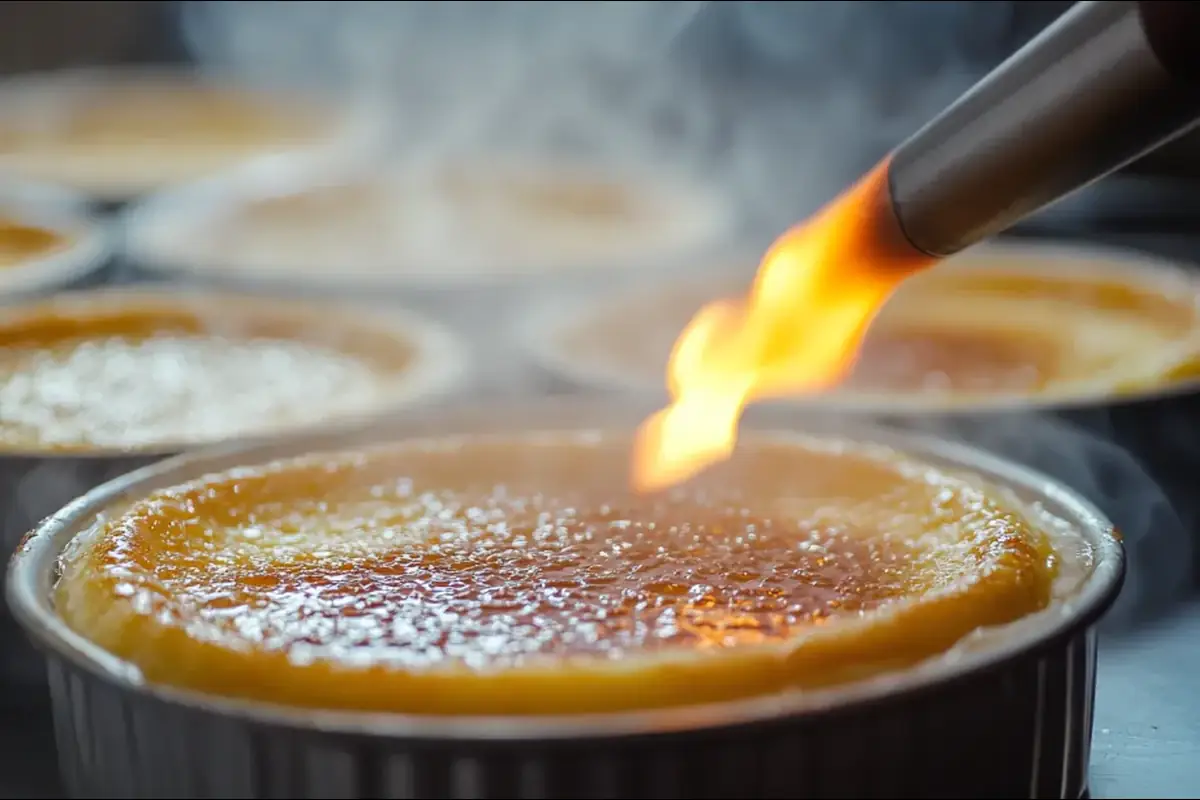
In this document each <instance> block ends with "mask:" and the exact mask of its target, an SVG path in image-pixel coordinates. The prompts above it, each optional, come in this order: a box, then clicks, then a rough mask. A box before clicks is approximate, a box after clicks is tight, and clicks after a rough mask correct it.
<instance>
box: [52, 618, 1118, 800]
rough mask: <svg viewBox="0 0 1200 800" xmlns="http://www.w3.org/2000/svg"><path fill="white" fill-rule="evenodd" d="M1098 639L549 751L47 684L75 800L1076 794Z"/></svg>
mask: <svg viewBox="0 0 1200 800" xmlns="http://www.w3.org/2000/svg"><path fill="white" fill-rule="evenodd" d="M1086 624H1089V625H1090V623H1086ZM1096 642H1097V635H1096V631H1095V629H1094V628H1093V627H1077V628H1075V629H1073V630H1071V631H1069V632H1068V633H1066V634H1064V635H1063V637H1062V638H1059V639H1057V640H1053V641H1051V642H1048V643H1046V644H1044V645H1043V646H1042V649H1041V650H1040V651H1039V652H1025V653H1023V654H1020V655H1018V656H1016V657H1015V658H1013V659H1010V660H1008V661H1006V662H1003V663H1001V664H999V665H997V666H995V667H993V668H991V669H989V670H986V671H979V672H973V673H968V674H966V675H964V676H961V677H959V678H957V679H954V680H952V681H948V682H945V683H941V684H936V685H934V686H932V687H930V688H927V689H924V690H922V691H920V692H909V693H902V694H897V695H895V696H890V697H888V698H886V699H884V700H881V701H878V702H875V703H873V704H870V705H865V706H860V707H850V708H845V709H837V710H833V711H830V712H828V713H825V714H820V715H811V716H803V717H794V718H790V719H788V718H783V719H779V720H773V721H771V722H769V723H766V722H755V723H753V724H749V725H742V726H735V727H724V728H718V729H712V730H704V731H694V732H682V733H667V734H655V735H648V736H641V737H617V738H586V737H585V738H577V739H570V740H546V741H528V740H525V741H515V740H514V741H483V740H479V741H471V740H436V741H435V740H422V739H419V738H413V739H406V738H398V737H393V738H382V737H378V736H368V735H366V733H365V732H364V734H363V735H360V736H356V735H353V734H346V733H322V732H318V731H305V730H287V729H281V728H278V727H269V726H266V725H262V724H259V723H256V722H252V721H247V720H244V719H238V718H234V717H231V716H225V715H222V714H219V713H217V712H215V711H212V710H209V709H205V708H203V707H187V706H184V705H179V704H177V703H171V702H168V701H164V700H161V699H158V698H156V697H154V696H153V695H151V694H148V693H140V692H135V691H131V690H128V689H124V688H121V687H118V686H115V685H113V684H112V683H109V682H105V681H102V680H100V679H97V678H96V677H94V676H93V675H92V674H90V673H88V672H85V671H83V670H81V669H79V668H78V667H76V666H74V665H73V664H71V663H69V662H67V661H64V660H62V659H59V658H54V657H52V658H51V659H50V662H49V675H50V687H51V697H52V703H53V707H54V715H55V727H56V732H57V739H58V748H59V756H60V761H61V769H62V773H63V777H64V780H65V783H66V787H67V791H68V792H69V793H70V795H71V796H73V797H97V798H99V797H105V798H107V797H111V798H118V797H119V798H155V800H159V799H160V798H164V797H178V798H184V797H197V798H200V797H211V798H229V797H244V798H331V797H344V798H382V797H389V798H428V799H436V798H497V800H499V799H500V798H506V799H507V800H513V799H514V798H558V799H559V800H566V798H585V797H588V798H617V799H621V798H629V800H633V799H634V798H638V800H645V799H646V798H741V799H742V800H749V799H750V798H788V799H789V800H794V799H795V798H799V797H805V798H823V797H831V798H833V797H847V798H849V797H855V798H868V797H877V798H896V797H921V798H943V797H944V798H952V797H953V798H963V797H979V798H1015V797H1030V798H1077V797H1080V796H1081V795H1083V794H1084V792H1085V791H1086V789H1087V765H1088V761H1089V755H1090V749H1091V738H1092V718H1093V714H1092V709H1093V699H1094V696H1095V678H1096Z"/></svg>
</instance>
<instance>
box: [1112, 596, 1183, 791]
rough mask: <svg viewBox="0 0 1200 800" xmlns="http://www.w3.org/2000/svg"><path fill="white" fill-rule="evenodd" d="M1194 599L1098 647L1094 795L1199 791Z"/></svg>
mask: <svg viewBox="0 0 1200 800" xmlns="http://www.w3.org/2000/svg"><path fill="white" fill-rule="evenodd" d="M1198 676H1200V600H1192V601H1190V602H1188V603H1185V604H1183V605H1181V606H1180V607H1179V608H1178V609H1177V610H1176V612H1175V613H1174V614H1173V615H1172V616H1171V617H1169V618H1168V619H1166V620H1163V621H1162V622H1161V623H1159V624H1158V625H1155V626H1154V627H1153V628H1151V629H1148V630H1142V631H1138V632H1137V633H1135V634H1130V635H1127V636H1119V637H1110V638H1109V639H1108V640H1107V641H1105V642H1104V643H1103V644H1102V650H1101V654H1100V669H1099V672H1098V677H1097V683H1096V727H1095V732H1094V737H1095V738H1094V739H1093V743H1092V796H1093V797H1096V798H1102V797H1107V798H1117V797H1154V798H1167V797H1196V795H1197V793H1198V792H1200V713H1197V712H1200V680H1198Z"/></svg>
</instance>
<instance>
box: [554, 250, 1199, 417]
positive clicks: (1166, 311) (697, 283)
mask: <svg viewBox="0 0 1200 800" xmlns="http://www.w3.org/2000/svg"><path fill="white" fill-rule="evenodd" d="M1050 253H1051V254H1039V253H1038V251H1037V249H1036V248H1029V250H1028V252H1024V249H1021V250H1017V249H1015V248H1003V249H999V248H997V249H996V250H995V251H993V252H986V251H984V252H980V253H970V252H968V253H967V254H964V255H963V256H960V257H957V258H955V259H952V260H950V261H948V262H945V263H944V264H941V265H939V266H937V267H935V268H934V269H932V270H930V271H929V272H927V273H925V274H922V275H918V276H916V277H914V278H913V279H912V280H910V281H908V282H906V283H905V284H904V286H902V287H901V288H900V290H899V291H898V292H897V293H896V295H895V296H894V297H892V298H891V299H889V301H888V302H887V304H886V305H885V306H884V308H883V309H882V311H881V312H880V314H879V315H878V317H877V318H876V319H875V320H874V321H873V322H872V324H871V326H870V328H869V329H868V331H867V335H866V338H865V340H864V342H863V345H862V348H861V350H860V352H859V353H858V355H857V360H856V363H855V364H854V365H853V367H852V369H851V371H850V373H849V375H848V376H847V378H846V379H845V380H844V381H843V382H842V383H841V384H840V385H838V386H837V387H835V388H831V389H830V390H829V395H831V396H832V397H834V398H836V400H837V402H839V403H852V402H858V401H868V402H877V403H885V404H886V405H887V406H889V407H893V408H894V407H898V406H901V405H907V406H914V407H918V408H934V407H941V406H968V405H978V404H987V403H990V402H994V401H997V400H1009V401H1011V400H1021V401H1029V400H1031V399H1032V400H1047V401H1049V400H1073V399H1081V398H1082V399H1087V398H1095V397H1107V396H1111V395H1114V394H1126V393H1135V392H1140V391H1145V390H1147V389H1154V388H1159V387H1163V386H1169V385H1170V384H1172V383H1175V382H1179V381H1182V380H1187V379H1190V378H1193V377H1195V376H1196V375H1198V374H1200V282H1197V281H1196V279H1195V277H1194V276H1190V275H1187V274H1186V273H1183V272H1182V271H1178V270H1174V269H1170V268H1166V267H1162V266H1160V265H1156V264H1153V263H1149V264H1145V265H1143V264H1142V263H1141V262H1139V261H1131V262H1128V263H1126V262H1124V261H1122V260H1121V259H1119V258H1114V259H1112V260H1110V261H1104V260H1103V259H1102V258H1096V259H1090V258H1088V257H1087V256H1086V255H1071V256H1056V255H1053V251H1050ZM748 283H749V281H748V279H747V278H733V279H730V278H720V279H709V280H692V281H686V282H685V281H677V282H675V283H673V284H670V285H666V286H663V287H659V288H658V289H656V290H643V291H641V292H639V293H637V294H635V295H628V296H624V297H620V298H617V299H615V300H610V301H606V302H603V303H601V304H598V305H595V306H592V307H591V309H590V310H588V311H585V312H583V313H574V314H570V315H564V316H563V317H562V319H563V320H564V322H563V323H562V324H561V325H560V326H558V327H557V329H556V330H553V331H551V332H550V334H549V335H548V336H547V335H546V334H545V332H544V331H535V332H534V335H535V336H536V337H537V338H536V339H535V342H541V344H535V346H537V347H539V348H541V349H542V350H543V351H544V352H546V353H547V355H548V356H549V358H550V361H551V363H552V365H553V366H555V367H556V368H559V369H562V370H565V371H568V372H570V373H571V374H572V375H577V376H579V377H580V378H582V379H584V380H586V381H589V382H591V381H595V380H599V381H601V382H604V383H615V384H625V385H637V386H639V387H658V386H662V385H663V373H664V365H665V364H666V362H667V359H668V356H669V354H670V352H671V348H672V345H673V344H674V342H675V339H676V337H677V336H678V335H679V331H680V330H682V329H683V327H684V326H685V325H686V324H687V321H688V320H689V319H690V317H691V316H692V315H693V314H695V313H696V311H697V309H699V308H700V307H701V306H702V305H704V304H705V303H707V302H708V301H711V300H713V299H715V298H718V297H722V296H725V297H736V296H740V295H742V294H744V293H745V291H746V288H747V286H748Z"/></svg>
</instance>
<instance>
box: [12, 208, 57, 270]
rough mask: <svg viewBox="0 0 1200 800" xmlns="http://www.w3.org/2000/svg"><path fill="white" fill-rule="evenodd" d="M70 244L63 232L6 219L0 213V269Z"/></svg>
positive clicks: (53, 251) (27, 261)
mask: <svg viewBox="0 0 1200 800" xmlns="http://www.w3.org/2000/svg"><path fill="white" fill-rule="evenodd" d="M70 246H71V239H70V237H69V236H67V235H66V234H64V233H60V232H58V231H54V230H51V229H49V228H45V227H42V226H40V225H34V224H25V223H23V222H19V221H17V220H13V219H7V218H5V217H4V216H3V214H2V213H0V269H7V268H9V267H16V266H21V265H22V264H27V263H29V261H31V260H33V259H38V258H45V257H46V256H49V255H51V254H53V253H59V252H62V251H63V250H64V249H66V248H68V247H70Z"/></svg>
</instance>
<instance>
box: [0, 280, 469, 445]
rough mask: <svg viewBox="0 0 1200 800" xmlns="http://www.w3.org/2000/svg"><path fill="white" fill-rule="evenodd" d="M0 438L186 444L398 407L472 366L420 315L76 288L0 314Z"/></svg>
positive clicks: (33, 441) (55, 442)
mask: <svg viewBox="0 0 1200 800" xmlns="http://www.w3.org/2000/svg"><path fill="white" fill-rule="evenodd" d="M0 339H2V340H3V347H0V450H10V451H12V450H17V451H22V452H66V451H69V452H78V451H89V450H115V451H127V450H145V449H165V448H175V449H178V448H179V447H182V446H188V445H195V444H197V443H202V442H212V441H219V440H225V439H231V438H239V437H245V436H251V437H258V436H264V435H267V434H271V433H274V432H277V431H280V430H285V429H291V428H297V427H302V426H306V425H313V424H319V423H324V422H328V421H332V420H338V419H342V418H350V417H356V416H361V415H367V414H371V413H380V412H384V411H388V410H393V409H396V408H399V407H401V406H403V405H404V404H406V403H407V402H411V401H413V400H415V399H417V398H419V397H421V396H423V395H425V394H427V393H431V392H434V391H437V390H439V389H444V388H446V387H447V385H448V384H449V382H450V380H451V379H452V378H454V377H455V376H456V375H458V374H459V372H458V371H459V369H460V367H461V363H460V362H459V361H458V360H457V352H456V350H455V349H454V348H453V347H452V345H451V344H450V343H449V342H448V340H446V339H445V337H444V334H442V333H441V332H440V330H439V329H435V328H430V327H428V326H427V324H426V323H423V322H418V321H416V320H414V319H412V318H410V317H409V316H407V315H404V314H399V313H393V314H389V316H388V317H387V318H386V319H374V318H372V317H371V316H370V315H365V314H363V313H362V312H361V311H356V312H353V313H351V312H347V311H340V310H337V309H333V308H324V307H322V308H316V307H310V306H305V305H302V304H289V303H284V302H281V301H271V300H267V299H265V298H255V299H252V300H251V299H243V298H237V297H233V296H224V295H205V294H194V293H190V294H186V295H180V294H179V293H172V292H155V291H153V290H127V291H100V292H72V293H64V294H61V295H59V296H57V297H55V298H53V299H51V300H46V301H41V302H37V303H29V304H25V305H22V306H16V307H12V308H9V309H6V310H4V311H3V313H0Z"/></svg>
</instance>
